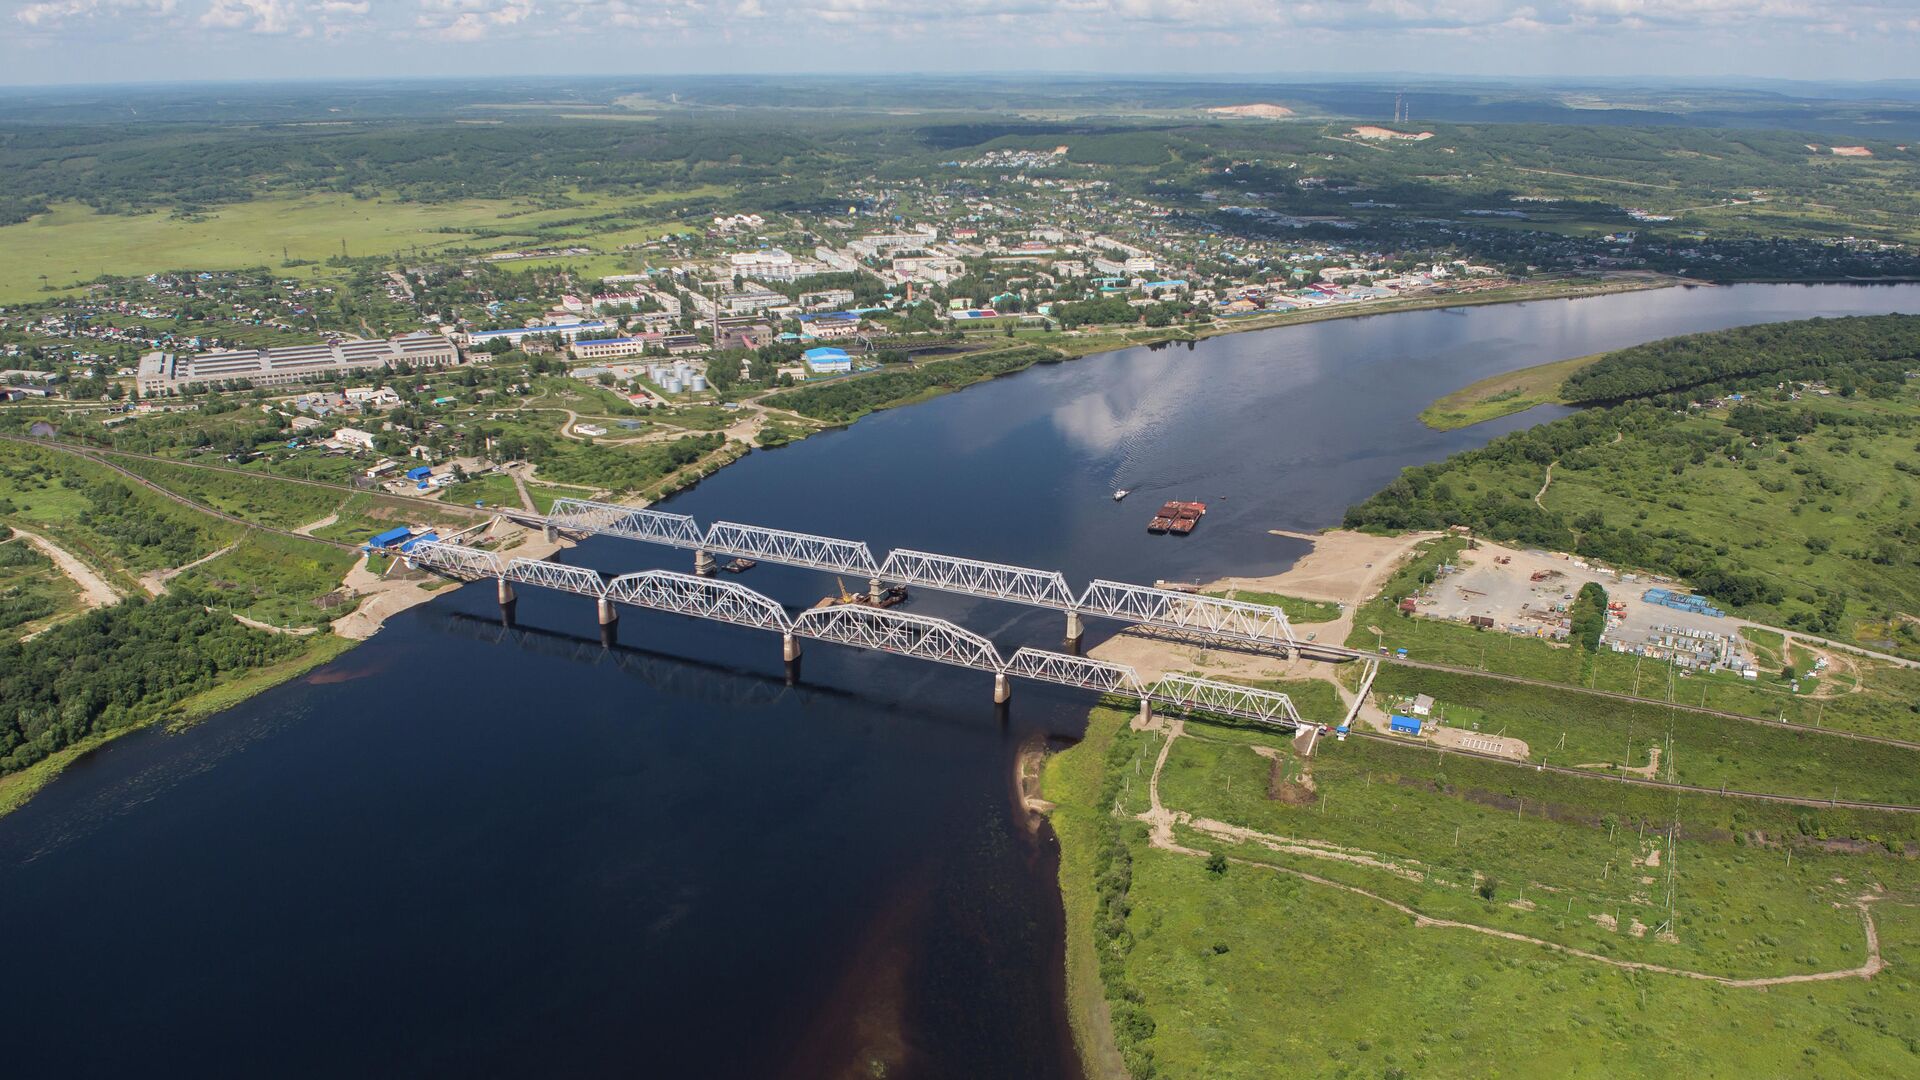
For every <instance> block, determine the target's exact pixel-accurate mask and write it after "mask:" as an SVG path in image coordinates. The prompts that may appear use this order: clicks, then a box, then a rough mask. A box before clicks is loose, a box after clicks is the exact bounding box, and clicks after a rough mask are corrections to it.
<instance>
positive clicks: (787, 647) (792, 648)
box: [780, 632, 800, 664]
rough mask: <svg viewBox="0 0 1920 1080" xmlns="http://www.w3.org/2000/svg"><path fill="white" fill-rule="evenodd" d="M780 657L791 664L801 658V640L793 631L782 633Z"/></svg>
mask: <svg viewBox="0 0 1920 1080" xmlns="http://www.w3.org/2000/svg"><path fill="white" fill-rule="evenodd" d="M780 659H782V660H785V661H786V662H787V663H789V664H791V663H793V662H794V661H795V660H798V659H800V640H799V639H798V638H796V637H794V636H793V635H792V634H791V633H785V632H783V633H781V635H780Z"/></svg>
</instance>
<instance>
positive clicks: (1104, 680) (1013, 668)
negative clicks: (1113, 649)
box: [1006, 647, 1145, 697]
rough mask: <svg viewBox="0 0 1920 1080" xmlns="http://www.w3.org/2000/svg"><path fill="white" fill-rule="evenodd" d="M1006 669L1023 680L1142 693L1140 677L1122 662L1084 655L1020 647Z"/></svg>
mask: <svg viewBox="0 0 1920 1080" xmlns="http://www.w3.org/2000/svg"><path fill="white" fill-rule="evenodd" d="M1006 672H1007V674H1009V675H1018V676H1020V677H1022V678H1026V679H1038V680H1040V681H1041V682H1050V683H1059V684H1060V685H1062V686H1077V687H1079V688H1080V689H1082V690H1098V691H1100V692H1101V693H1103V694H1131V695H1133V696H1134V697H1141V696H1144V693H1145V692H1144V691H1143V690H1142V689H1141V687H1140V679H1139V676H1138V675H1136V674H1135V673H1134V670H1133V669H1132V668H1130V667H1127V666H1126V665H1125V664H1113V663H1108V662H1107V661H1105V660H1092V659H1088V658H1087V657H1084V656H1068V655H1067V654H1066V653H1057V652H1048V651H1047V650H1045V649H1034V648H1026V647H1023V648H1020V649H1018V650H1016V651H1015V652H1014V654H1013V655H1012V656H1010V657H1008V658H1007V666H1006Z"/></svg>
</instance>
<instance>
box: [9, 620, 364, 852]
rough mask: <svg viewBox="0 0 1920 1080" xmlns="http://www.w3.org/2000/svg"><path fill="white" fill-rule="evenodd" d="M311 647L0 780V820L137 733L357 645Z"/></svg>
mask: <svg viewBox="0 0 1920 1080" xmlns="http://www.w3.org/2000/svg"><path fill="white" fill-rule="evenodd" d="M310 642H311V643H310V644H309V645H308V647H307V651H306V652H304V653H302V654H301V655H299V656H295V657H290V658H288V659H286V660H282V661H280V662H279V663H277V664H271V665H268V666H267V667H262V668H255V669H253V670H252V671H248V672H246V673H245V674H242V675H240V676H238V677H236V678H234V679H232V680H230V681H228V682H225V683H222V684H220V685H219V686H215V687H212V688H210V689H207V690H204V691H202V692H200V693H198V694H195V695H194V696H192V697H190V698H187V699H185V700H183V701H181V702H180V704H179V705H178V706H177V707H175V708H174V709H173V710H171V711H169V712H166V713H162V714H161V715H159V716H155V717H152V718H150V719H147V720H143V721H141V722H140V723H137V724H129V725H127V726H126V727H122V728H115V729H114V730H112V731H103V732H98V733H96V734H93V735H89V736H87V737H86V738H84V739H81V740H80V741H79V742H76V743H74V744H73V745H72V746H68V747H66V748H64V749H61V750H58V751H56V752H54V753H52V754H49V755H48V756H47V757H45V758H42V759H41V760H39V761H37V762H35V763H33V764H32V765H29V766H27V767H26V768H24V769H22V770H20V771H19V772H16V773H9V774H8V775H6V776H0V818H4V817H6V816H7V815H8V814H10V813H12V812H13V811H15V810H18V809H19V808H20V807H22V806H25V805H26V804H27V802H28V800H30V799H32V798H33V797H34V796H35V795H36V794H38V793H39V792H40V790H41V789H42V788H44V787H46V786H47V785H48V784H51V783H53V781H55V780H56V779H58V778H59V777H60V774H61V773H63V772H65V771H66V770H67V768H68V767H69V766H71V765H73V763H75V762H77V761H79V760H80V759H81V758H84V757H86V756H87V755H88V754H91V753H93V752H94V751H96V750H99V749H100V748H102V747H104V746H106V745H107V744H108V743H111V742H113V741H114V740H115V739H119V738H122V737H124V736H127V735H131V734H133V733H134V732H136V731H144V730H146V729H147V728H150V727H152V726H154V725H155V724H165V725H166V727H167V729H168V730H170V731H178V730H181V729H184V728H187V727H190V726H192V725H194V724H197V723H199V722H200V721H202V720H205V719H206V718H207V717H209V716H212V715H214V714H215V713H218V712H222V711H224V710H226V709H230V708H232V707H233V706H235V705H238V704H240V703H241V702H243V701H245V700H247V699H248V698H250V697H253V696H254V695H255V694H261V693H265V692H266V691H268V690H271V689H273V688H274V687H276V686H280V685H282V684H284V683H288V682H292V681H293V680H295V679H298V678H300V677H302V676H304V675H307V674H308V673H310V672H312V671H313V670H314V669H316V668H319V667H322V666H324V665H326V664H330V663H332V662H333V661H335V660H337V659H339V658H340V657H341V656H342V655H344V654H345V653H347V652H348V651H349V650H350V649H352V648H353V647H354V646H355V645H358V644H359V642H358V641H355V640H351V639H349V638H344V637H340V636H338V635H335V634H313V635H312V636H311V638H310Z"/></svg>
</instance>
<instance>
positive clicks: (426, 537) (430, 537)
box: [400, 532, 440, 555]
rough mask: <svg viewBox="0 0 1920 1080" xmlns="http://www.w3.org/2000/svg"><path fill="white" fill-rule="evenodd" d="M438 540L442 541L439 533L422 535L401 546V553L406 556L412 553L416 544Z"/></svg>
mask: <svg viewBox="0 0 1920 1080" xmlns="http://www.w3.org/2000/svg"><path fill="white" fill-rule="evenodd" d="M438 539H440V534H439V533H431V532H430V533H421V534H420V535H419V536H416V537H414V538H413V539H411V540H409V541H407V542H406V543H404V544H401V545H400V553H401V554H403V555H404V554H406V553H407V552H409V551H412V550H413V548H414V545H415V544H425V543H427V542H429V541H433V540H438Z"/></svg>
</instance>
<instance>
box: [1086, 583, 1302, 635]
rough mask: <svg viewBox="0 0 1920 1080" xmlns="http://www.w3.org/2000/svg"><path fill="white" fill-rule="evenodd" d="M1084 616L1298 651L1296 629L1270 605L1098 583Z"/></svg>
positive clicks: (1091, 590) (1090, 587)
mask: <svg viewBox="0 0 1920 1080" xmlns="http://www.w3.org/2000/svg"><path fill="white" fill-rule="evenodd" d="M1080 610H1081V611H1083V612H1085V613H1086V614H1088V615H1099V616H1101V617H1103V618H1108V619H1117V620H1119V621H1120V622H1127V623H1134V624H1137V625H1140V626H1152V627H1158V628H1159V629H1162V630H1182V631H1186V632H1188V633H1193V634H1200V635H1203V636H1206V637H1212V638H1223V639H1230V640H1234V641H1247V642H1253V643H1255V644H1260V645H1281V646H1285V647H1287V648H1292V647H1293V646H1294V640H1293V627H1292V626H1291V625H1290V624H1288V622H1287V615H1286V612H1284V611H1281V610H1280V609H1279V608H1277V607H1274V606H1273V605H1271V604H1250V603H1247V602H1246V601H1244V600H1222V599H1220V598H1219V597H1214V596H1197V595H1195V594H1193V593H1184V592H1175V591H1174V590H1172V589H1150V588H1148V587H1146V586H1145V585H1128V584H1125V583H1123V582H1118V581H1095V582H1094V583H1093V584H1091V585H1088V586H1087V593H1086V595H1085V596H1083V597H1081V599H1080Z"/></svg>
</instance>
